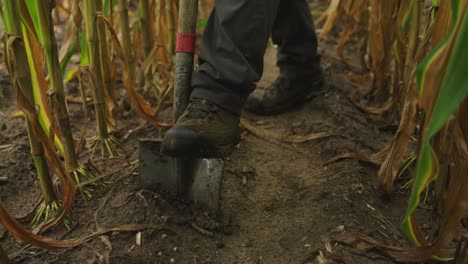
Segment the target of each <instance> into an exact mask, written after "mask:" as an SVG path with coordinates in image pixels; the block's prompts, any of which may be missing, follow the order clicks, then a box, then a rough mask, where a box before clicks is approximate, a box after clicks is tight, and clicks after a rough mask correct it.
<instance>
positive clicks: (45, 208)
mask: <svg viewBox="0 0 468 264" xmlns="http://www.w3.org/2000/svg"><path fill="white" fill-rule="evenodd" d="M4 8H5V9H4V12H3V14H4V17H5V20H6V21H7V23H6V30H7V33H8V34H10V36H9V37H6V38H5V39H4V46H5V54H6V61H7V65H8V70H9V72H10V76H11V79H12V83H13V84H14V86H15V88H16V90H17V94H22V95H24V97H25V99H26V100H27V103H28V104H30V105H34V104H35V102H34V92H33V84H32V79H31V71H30V68H29V64H28V57H27V53H26V49H25V46H24V43H23V42H22V40H21V37H22V35H23V31H22V25H21V18H20V13H19V7H18V2H16V1H6V2H5V3H4ZM18 98H19V97H18ZM19 105H20V104H19ZM31 122H34V120H30V119H26V129H27V132H28V138H29V145H30V148H31V155H32V158H33V161H34V164H35V166H36V170H37V176H38V180H39V183H40V186H41V189H42V196H43V198H44V203H43V204H41V207H40V209H39V210H38V211H37V214H36V217H35V218H34V220H33V225H35V224H37V223H38V222H39V220H40V219H42V217H45V220H46V221H47V220H49V219H50V218H49V217H51V216H52V213H56V212H57V211H58V210H59V204H58V199H57V196H56V194H55V191H54V188H53V183H52V176H51V173H50V172H49V165H48V163H47V160H46V157H45V156H44V151H43V147H42V142H40V141H39V139H38V138H37V137H36V135H35V134H34V130H33V124H32V123H31ZM37 125H40V124H37ZM49 213H50V214H49Z"/></svg>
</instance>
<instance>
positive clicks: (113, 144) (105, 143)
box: [91, 135, 127, 159]
mask: <svg viewBox="0 0 468 264" xmlns="http://www.w3.org/2000/svg"><path fill="white" fill-rule="evenodd" d="M96 151H100V152H101V157H102V158H104V157H116V156H124V155H125V153H126V152H127V151H125V148H124V146H123V145H122V144H121V143H120V142H119V141H118V140H117V138H116V137H114V136H113V135H109V136H108V137H107V138H100V139H97V140H96V141H95V142H94V143H93V145H92V147H91V159H93V158H94V154H95V153H96Z"/></svg>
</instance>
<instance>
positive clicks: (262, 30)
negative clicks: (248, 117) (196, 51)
mask: <svg viewBox="0 0 468 264" xmlns="http://www.w3.org/2000/svg"><path fill="white" fill-rule="evenodd" d="M279 2H280V0H215V7H214V9H213V11H212V13H211V15H210V17H209V19H208V23H207V26H206V28H205V32H204V35H203V43H202V48H201V53H200V59H199V68H198V70H196V71H195V72H194V73H193V77H192V88H193V91H192V94H191V96H192V97H196V98H202V99H207V100H209V101H212V102H214V103H216V104H217V105H219V106H220V107H223V108H225V109H226V110H229V111H231V112H233V113H239V112H240V109H241V107H242V105H243V104H244V102H245V99H246V98H247V96H248V95H249V94H250V92H252V90H253V89H254V87H255V82H257V81H259V80H260V78H261V76H262V73H263V56H264V54H265V49H266V46H267V42H268V38H269V36H270V33H271V29H272V26H273V22H274V20H275V18H276V17H277V9H278V4H279Z"/></svg>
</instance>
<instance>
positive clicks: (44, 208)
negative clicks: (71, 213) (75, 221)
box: [31, 201, 62, 227]
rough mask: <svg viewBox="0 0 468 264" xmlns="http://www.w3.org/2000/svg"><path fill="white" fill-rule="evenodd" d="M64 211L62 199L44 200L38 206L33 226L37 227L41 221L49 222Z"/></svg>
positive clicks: (32, 222)
mask: <svg viewBox="0 0 468 264" xmlns="http://www.w3.org/2000/svg"><path fill="white" fill-rule="evenodd" d="M61 211H62V203H61V202H60V201H52V202H50V203H46V202H44V201H43V202H42V203H41V205H39V207H38V208H37V211H36V214H35V215H34V218H33V220H32V221H31V226H33V227H35V226H38V225H39V224H41V223H45V222H48V221H49V220H51V219H53V218H54V217H56V216H58V215H59V214H60V212H61Z"/></svg>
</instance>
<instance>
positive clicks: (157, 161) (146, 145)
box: [138, 139, 224, 214]
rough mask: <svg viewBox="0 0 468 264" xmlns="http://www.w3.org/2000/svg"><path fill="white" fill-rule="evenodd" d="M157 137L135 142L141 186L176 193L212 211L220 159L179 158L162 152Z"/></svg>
mask: <svg viewBox="0 0 468 264" xmlns="http://www.w3.org/2000/svg"><path fill="white" fill-rule="evenodd" d="M160 149H161V140H160V139H141V140H140V141H139V144H138V150H139V159H140V174H139V184H140V187H141V188H145V189H149V190H153V191H158V192H162V193H163V194H168V195H176V196H180V197H183V198H185V199H187V200H189V201H190V202H191V203H193V204H194V206H195V207H197V208H200V209H203V210H206V211H208V212H210V213H214V214H216V213H217V211H218V208H219V197H220V192H221V183H222V178H223V172H224V161H223V160H222V159H179V158H172V157H168V156H165V155H162V154H161V152H160Z"/></svg>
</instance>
